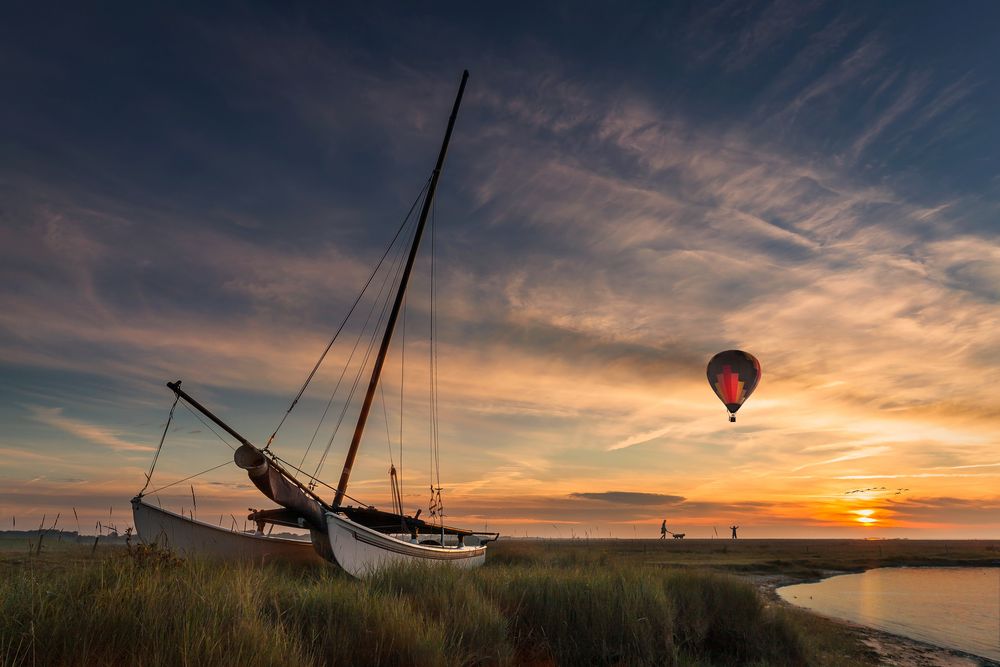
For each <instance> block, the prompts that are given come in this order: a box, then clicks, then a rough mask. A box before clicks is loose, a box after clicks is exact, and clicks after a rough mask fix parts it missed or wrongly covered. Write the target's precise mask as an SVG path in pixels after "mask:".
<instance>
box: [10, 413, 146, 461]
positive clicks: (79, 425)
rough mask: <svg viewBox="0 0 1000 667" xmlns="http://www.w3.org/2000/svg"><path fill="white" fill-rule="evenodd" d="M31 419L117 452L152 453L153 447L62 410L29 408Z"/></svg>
mask: <svg viewBox="0 0 1000 667" xmlns="http://www.w3.org/2000/svg"><path fill="white" fill-rule="evenodd" d="M28 410H29V413H30V414H31V418H32V419H33V420H35V421H37V422H40V423H42V424H45V425H46V426H51V427H52V428H55V429H59V430H60V431H64V432H66V433H69V434H70V435H73V436H76V437H78V438H80V439H82V440H86V441H88V442H91V443H94V444H97V445H101V446H102V447H106V448H108V449H111V450H115V451H126V452H152V451H153V449H154V448H153V447H151V446H149V445H141V444H138V443H135V442H132V441H130V440H127V439H125V438H123V437H122V435H121V434H120V433H118V432H116V431H114V430H112V429H109V428H106V427H104V426H100V425H97V424H90V423H87V422H85V421H82V420H79V419H73V418H71V417H67V416H65V415H64V414H63V410H62V408H51V407H44V406H40V405H30V406H28Z"/></svg>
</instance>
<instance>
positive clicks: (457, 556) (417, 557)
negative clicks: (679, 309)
mask: <svg viewBox="0 0 1000 667" xmlns="http://www.w3.org/2000/svg"><path fill="white" fill-rule="evenodd" d="M326 521H327V524H326V525H327V535H326V537H327V538H328V539H329V541H330V548H331V550H332V552H333V557H334V559H335V560H336V561H337V564H338V565H340V567H342V568H344V570H345V571H346V572H347V573H348V574H350V575H351V576H353V577H358V578H364V577H368V576H370V575H372V574H375V573H376V572H378V571H379V570H381V569H383V568H385V567H389V566H393V565H407V564H411V565H412V564H426V565H446V566H449V567H460V568H473V567H479V566H480V565H482V564H483V563H484V562H485V561H486V547H485V546H475V547H473V546H453V547H451V546H436V545H425V544H414V543H412V542H404V541H402V540H400V539H397V538H395V537H392V536H390V535H385V534H383V533H380V532H378V531H375V530H372V529H371V528H366V527H365V526H362V525H361V524H358V523H355V522H353V521H351V520H350V519H348V518H347V517H346V516H344V515H342V514H337V513H335V512H327V513H326Z"/></svg>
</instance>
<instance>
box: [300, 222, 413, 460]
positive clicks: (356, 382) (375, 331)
mask: <svg viewBox="0 0 1000 667" xmlns="http://www.w3.org/2000/svg"><path fill="white" fill-rule="evenodd" d="M413 233H414V234H415V233H416V229H414V232H413ZM400 258H402V255H400ZM402 270H403V262H402V261H401V262H400V263H399V264H398V266H397V267H396V271H395V275H394V277H393V281H392V284H396V283H397V282H398V278H399V274H400V273H401V272H402ZM390 300H391V290H390V291H389V292H388V293H387V294H386V299H385V302H384V303H383V304H382V312H381V313H380V314H379V318H378V321H377V322H376V323H375V328H374V329H373V330H372V336H371V340H370V341H369V343H368V350H367V351H366V352H365V358H364V360H363V361H362V362H361V366H360V367H359V368H358V373H357V375H356V376H355V378H354V384H353V386H352V387H351V391H350V394H348V397H347V401H345V403H344V409H343V410H342V411H341V413H340V418H339V419H338V420H337V426H336V428H335V429H334V432H333V435H331V436H330V440H329V442H327V445H326V449H325V450H324V451H323V456H322V457H321V458H320V461H319V464H318V465H317V466H316V473H315V474H316V476H319V474H320V471H321V470H322V468H323V466H324V465H325V464H326V459H327V456H328V455H329V453H330V449H331V448H332V447H333V441H334V438H336V437H337V433H338V432H339V431H340V426H341V424H342V423H343V420H344V416H345V415H346V414H347V409H348V406H350V404H351V400H352V399H353V398H354V394H355V393H356V392H357V389H358V385H359V384H360V382H361V376H362V375H363V373H364V370H365V369H366V368H367V366H368V359H369V358H371V353H372V350H374V348H375V341H376V340H377V339H378V332H379V331H380V330H381V328H382V322H383V320H385V315H386V312H387V310H388V308H389V301H390Z"/></svg>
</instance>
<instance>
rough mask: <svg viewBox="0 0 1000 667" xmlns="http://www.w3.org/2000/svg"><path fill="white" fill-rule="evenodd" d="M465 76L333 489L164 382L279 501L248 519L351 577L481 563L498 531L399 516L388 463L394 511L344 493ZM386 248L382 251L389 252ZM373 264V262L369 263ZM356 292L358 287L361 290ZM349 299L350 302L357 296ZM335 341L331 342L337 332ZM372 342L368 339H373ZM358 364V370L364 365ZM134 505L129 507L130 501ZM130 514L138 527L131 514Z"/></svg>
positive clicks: (400, 509)
mask: <svg viewBox="0 0 1000 667" xmlns="http://www.w3.org/2000/svg"><path fill="white" fill-rule="evenodd" d="M468 78H469V73H468V71H465V72H463V73H462V79H461V82H460V84H459V88H458V94H457V96H456V98H455V102H454V106H453V108H452V112H451V115H450V116H449V119H448V125H447V128H446V130H445V135H444V140H443V142H442V144H441V149H440V152H439V153H438V157H437V161H436V163H435V166H434V170H433V171H432V172H431V176H430V179H429V181H428V184H427V185H426V186H425V190H424V191H422V195H423V202H422V205H421V208H420V214H419V218H418V219H417V223H416V227H415V229H414V231H413V233H412V240H411V241H410V247H409V250H408V253H407V256H406V262H405V265H404V266H403V267H402V269H401V272H400V273H399V274H398V275H399V280H398V285H397V286H396V293H395V297H394V299H393V300H392V306H391V309H389V310H388V317H387V318H386V319H385V322H386V324H385V328H384V331H383V333H382V340H381V344H380V346H379V348H378V354H377V356H376V357H375V361H374V364H373V366H372V370H371V376H370V378H369V381H368V385H367V391H366V392H365V396H364V400H363V402H362V404H361V410H360V413H359V415H358V419H357V423H356V425H355V428H354V434H353V437H352V438H351V443H350V447H349V449H348V451H347V457H346V460H345V462H344V467H343V470H342V472H341V475H340V480H339V482H338V484H337V486H336V488H335V489H334V488H333V487H330V486H329V485H327V484H325V483H324V482H322V481H321V480H319V479H318V478H317V477H315V476H312V475H308V474H307V473H304V472H303V471H302V470H300V469H299V468H298V467H295V466H292V465H291V464H289V463H288V462H287V461H284V460H283V459H281V458H280V457H278V456H277V455H276V454H275V453H274V452H272V451H271V444H272V441H273V440H274V438H275V435H276V434H277V429H276V430H275V433H274V434H272V435H271V437H270V439H269V440H268V442H267V444H266V445H265V446H264V447H263V448H261V447H257V446H256V445H254V444H253V443H251V442H250V441H249V440H248V439H247V438H245V437H244V436H243V435H241V434H240V433H238V432H237V431H236V430H235V429H233V428H232V427H231V426H229V425H228V424H227V423H225V422H224V421H223V420H222V419H220V418H219V417H217V416H216V415H215V414H213V413H212V412H211V411H210V410H209V409H208V408H206V407H205V406H203V405H202V404H201V403H199V402H198V401H197V400H196V399H194V398H193V397H192V396H190V395H189V394H188V393H187V392H186V391H185V390H183V389H181V383H180V381H177V382H168V383H167V387H168V388H170V389H171V390H172V391H173V392H174V394H175V396H176V400H178V401H180V400H182V401H184V402H185V404H186V405H188V406H190V407H191V408H193V409H194V410H197V411H198V412H200V413H201V414H202V415H204V416H205V417H207V418H208V419H209V420H211V421H212V422H213V423H215V424H216V425H217V426H219V427H220V428H221V429H223V430H224V431H225V432H226V433H228V434H229V435H230V436H231V437H232V438H234V439H235V440H236V441H237V442H238V443H239V447H238V448H237V449H236V450H235V452H234V455H233V460H234V462H235V463H236V465H237V466H238V467H240V468H241V469H243V470H245V471H246V472H247V474H248V476H249V478H250V481H251V482H252V483H253V484H254V486H256V487H257V489H258V490H260V492H261V493H263V494H264V496H265V497H267V498H268V499H270V500H272V501H273V502H275V503H277V504H278V505H280V507H279V508H276V509H265V510H258V511H254V512H251V514H250V515H249V516H248V519H250V520H251V521H253V522H255V523H256V524H257V525H258V526H263V525H265V524H272V525H277V526H289V527H294V528H301V529H308V530H309V533H310V537H311V541H312V546H313V548H314V549H315V552H316V553H317V554H319V555H320V556H321V557H323V558H324V559H326V560H328V561H331V562H334V563H336V564H338V565H339V566H340V567H341V568H343V569H344V570H345V571H346V572H348V573H349V574H351V575H352V576H355V577H366V576H369V575H371V574H373V573H375V572H378V571H379V570H381V569H383V568H385V567H387V566H390V565H398V564H417V563H420V564H429V565H447V566H451V567H459V568H472V567H477V566H479V565H482V564H483V562H484V561H485V558H486V545H487V543H488V542H490V541H493V540H496V539H497V538H498V537H499V533H495V532H492V533H491V532H485V531H474V530H467V529H463V528H456V527H452V526H447V525H445V524H444V521H443V519H441V520H439V521H436V522H435V521H430V522H429V521H426V520H423V519H421V518H420V510H418V511H417V512H416V513H415V514H414V515H407V514H404V512H403V507H402V500H401V497H402V496H401V493H400V490H399V487H398V484H397V481H396V477H395V469H394V468H393V469H392V470H391V471H390V477H391V484H392V492H393V511H385V510H380V509H377V508H375V507H373V506H370V505H364V504H362V503H358V504H357V505H354V504H348V502H347V501H348V500H351V499H350V497H349V496H348V495H347V488H348V483H349V481H350V477H351V471H352V469H353V466H354V463H355V459H356V457H357V454H358V450H359V448H360V445H361V440H362V436H363V434H364V432H365V426H366V424H367V422H368V417H369V414H370V412H371V408H372V404H373V401H374V399H375V395H376V390H377V389H378V388H379V382H380V379H381V374H382V370H383V366H384V363H385V359H386V355H387V353H388V351H389V346H390V343H391V341H392V338H393V333H394V330H395V327H396V323H397V320H398V318H399V314H400V310H401V307H402V305H403V303H404V298H405V296H406V290H407V286H408V283H409V279H410V274H411V272H412V269H413V265H414V262H415V260H416V257H417V251H418V248H419V246H420V240H421V236H422V234H423V231H424V227H425V226H426V223H427V220H428V217H429V215H430V213H431V210H432V205H433V201H434V194H435V191H436V189H437V185H438V180H439V178H440V176H441V171H442V168H443V166H444V161H445V156H446V155H447V152H448V144H449V142H450V139H451V134H452V131H453V129H454V126H455V120H456V118H457V116H458V110H459V107H460V105H461V102H462V96H463V94H464V92H465V86H466V83H467V81H468ZM404 222H405V221H404ZM397 236H398V233H397ZM390 247H391V245H390ZM386 252H387V253H388V250H387V251H386ZM384 257H385V256H383V259H384ZM377 269H378V267H376V270H377ZM373 275H374V274H373ZM366 287H367V286H366ZM363 293H364V290H362V294H363ZM360 298H361V297H360V296H359V299H360ZM355 304H357V301H356V302H355ZM386 306H388V301H386ZM349 315H350V314H349ZM345 322H346V319H345ZM342 327H343V325H342ZM338 334H339V330H338ZM334 340H336V336H335V337H334ZM372 341H373V342H374V338H373V339H372ZM332 345H333V341H331V343H330V346H332ZM330 346H327V348H326V351H325V352H324V353H323V355H322V356H321V357H320V361H319V362H317V364H316V366H315V367H314V368H313V370H312V372H311V373H310V374H309V376H308V377H307V379H306V382H305V384H303V386H302V389H300V391H299V393H298V395H297V396H296V397H295V399H294V400H293V401H292V404H291V407H289V408H288V411H287V412H286V414H285V416H286V417H287V416H288V413H290V412H291V410H292V409H293V408H294V407H295V405H296V404H297V403H298V401H299V399H300V398H301V397H302V395H303V392H304V391H305V390H306V387H307V386H308V385H309V383H310V381H311V380H312V378H313V376H314V375H315V374H316V371H317V369H318V368H319V366H320V364H321V363H322V362H323V359H324V357H325V355H326V353H327V352H329V350H330ZM362 368H364V366H363V365H362ZM432 372H433V371H432ZM331 400H332V398H331ZM281 423H284V419H282V422H281ZM281 423H279V425H278V428H280V427H281ZM331 442H332V439H331ZM293 469H294V471H295V472H297V473H299V474H300V475H303V476H305V477H308V478H309V481H308V482H303V481H302V480H301V479H299V477H298V476H296V474H294V473H293V472H292V470H293ZM319 485H322V486H325V487H329V488H330V489H332V490H335V493H334V496H333V498H332V500H330V501H327V500H326V499H324V498H323V497H322V496H320V495H319V494H318V493H317V492H316V488H317V486H319ZM431 490H432V502H434V501H433V493H434V486H433V484H432V486H431ZM440 491H441V487H440V480H438V487H437V502H439V501H440ZM137 501H138V503H139V506H140V507H143V508H148V507H150V506H149V505H148V504H146V503H142V502H141V497H140V498H137ZM355 502H357V501H355ZM133 506H134V507H135V506H136V505H135V501H134V503H133ZM432 509H433V508H432ZM431 514H432V517H433V515H434V514H437V513H436V512H434V511H432V512H431ZM136 516H137V526H138V514H137V515H136ZM439 519H440V516H439ZM140 532H141V531H140Z"/></svg>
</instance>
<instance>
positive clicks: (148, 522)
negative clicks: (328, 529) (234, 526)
mask: <svg viewBox="0 0 1000 667" xmlns="http://www.w3.org/2000/svg"><path fill="white" fill-rule="evenodd" d="M132 517H133V519H134V521H135V530H136V533H137V534H138V536H139V539H140V540H141V541H142V542H143V543H144V544H159V545H161V546H164V547H168V548H170V549H172V550H173V551H175V552H177V553H179V554H182V555H184V556H187V557H189V558H198V557H204V558H216V559H223V560H245V561H254V562H265V563H266V562H277V561H281V562H293V563H322V562H323V559H322V558H321V557H320V556H319V554H317V553H316V550H315V549H314V548H313V545H312V543H311V542H308V541H304V540H295V539H289V538H285V537H267V536H265V535H252V534H248V533H241V532H237V531H235V530H229V529H227V528H222V527H220V526H213V525H212V524H210V523H205V522H203V521H196V520H194V519H191V518H188V517H185V516H182V515H180V514H175V513H174V512H169V511H167V510H164V509H161V508H159V507H153V506H152V505H147V504H146V503H144V502H142V501H141V500H133V501H132Z"/></svg>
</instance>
